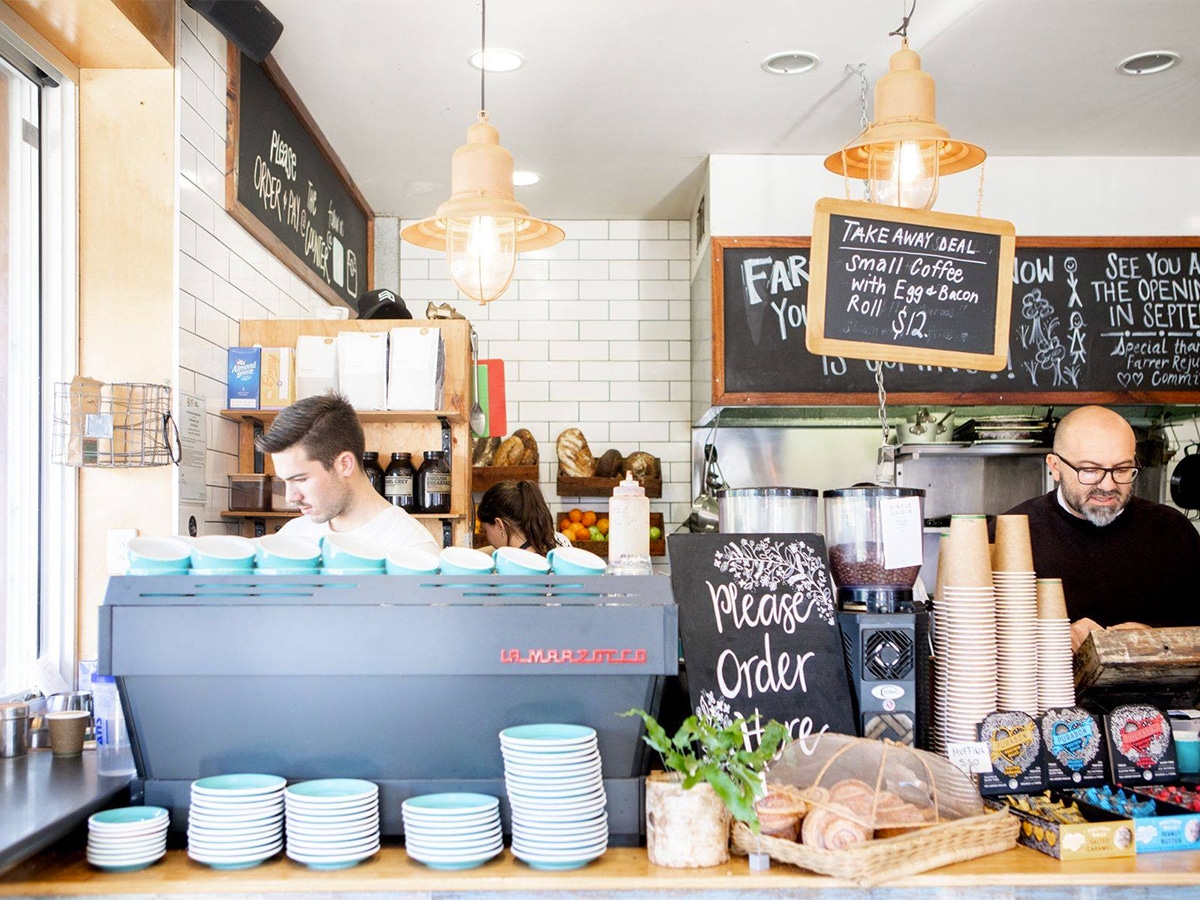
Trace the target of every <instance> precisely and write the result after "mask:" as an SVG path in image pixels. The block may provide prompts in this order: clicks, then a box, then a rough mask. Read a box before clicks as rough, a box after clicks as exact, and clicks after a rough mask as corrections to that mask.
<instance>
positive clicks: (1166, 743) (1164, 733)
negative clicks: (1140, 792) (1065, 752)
mask: <svg viewBox="0 0 1200 900" xmlns="http://www.w3.org/2000/svg"><path fill="white" fill-rule="evenodd" d="M1104 735H1105V738H1106V740H1107V742H1108V759H1109V762H1110V764H1111V765H1112V777H1113V781H1116V782H1119V783H1121V784H1125V785H1130V786H1132V785H1137V784H1169V783H1170V782H1172V781H1175V780H1177V778H1178V771H1177V769H1176V765H1175V742H1174V741H1173V740H1172V738H1171V723H1170V721H1169V720H1168V719H1167V716H1166V713H1164V712H1163V711H1162V710H1161V709H1156V708H1155V707H1153V706H1149V705H1147V704H1144V703H1129V704H1126V705H1124V706H1117V707H1114V708H1113V711H1112V712H1110V713H1109V714H1108V715H1107V716H1105V717H1104Z"/></svg>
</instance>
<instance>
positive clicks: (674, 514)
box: [178, 6, 692, 532]
mask: <svg viewBox="0 0 1200 900" xmlns="http://www.w3.org/2000/svg"><path fill="white" fill-rule="evenodd" d="M181 10H182V13H181V17H182V27H181V39H180V40H181V44H180V47H181V52H180V76H181V77H180V80H179V83H180V90H181V93H182V98H181V100H182V116H181V136H180V158H179V167H180V209H181V214H180V259H179V271H180V296H179V314H180V323H179V328H180V334H179V345H180V353H179V359H180V362H179V380H178V388H179V390H181V391H183V392H185V393H193V394H198V395H200V396H203V397H204V398H205V401H206V404H207V409H208V423H207V425H208V429H207V431H208V440H209V453H208V464H207V474H206V480H207V484H208V501H207V504H206V514H205V520H206V522H205V530H206V531H208V532H215V531H221V530H225V531H229V532H233V531H236V523H235V522H233V521H232V520H228V519H222V518H221V516H220V511H221V510H223V509H227V508H228V499H229V498H228V487H227V479H226V476H227V475H228V474H229V473H232V472H236V471H237V452H236V451H237V429H236V426H235V424H234V423H233V422H230V421H226V420H225V419H222V418H221V417H220V415H219V414H218V413H219V411H220V410H221V409H223V408H224V406H225V384H226V349H227V348H228V347H229V346H235V345H236V344H237V340H238V324H239V322H240V321H241V320H242V319H243V318H250V319H259V318H293V317H297V316H306V315H312V314H314V312H315V310H316V309H318V308H320V307H323V306H325V305H326V303H325V301H324V299H322V298H321V297H320V296H319V295H318V294H316V292H315V291H313V290H312V289H311V288H309V287H308V285H306V284H305V283H304V282H303V281H302V280H301V279H300V278H299V277H297V276H296V275H294V274H293V273H292V272H291V270H290V269H288V268H287V267H286V266H284V265H283V264H282V263H280V262H279V260H277V259H276V258H274V257H273V256H272V255H271V254H270V253H269V252H268V251H267V250H266V249H265V248H264V247H263V246H262V245H261V244H260V243H259V242H258V241H257V240H256V239H255V238H253V237H251V236H250V235H249V234H248V233H247V232H246V231H245V230H244V229H243V228H242V227H241V226H240V225H239V224H238V223H237V222H235V221H234V220H233V218H232V217H231V216H230V215H229V214H228V213H227V212H226V211H225V206H224V200H225V182H224V176H223V172H224V165H225V113H224V96H225V66H226V44H225V40H224V38H222V37H221V36H220V34H218V33H217V31H216V30H215V29H214V28H212V26H210V25H209V24H208V23H207V22H204V21H203V20H202V19H200V17H199V16H198V15H197V13H196V12H195V11H194V10H192V9H191V8H190V7H187V6H182V7H181ZM376 224H377V228H376V234H375V253H376V262H375V284H376V286H377V287H399V290H400V294H401V296H403V297H404V299H405V300H406V302H407V303H408V305H409V307H410V309H411V310H412V311H413V314H414V315H415V316H417V317H421V316H422V315H423V314H424V311H425V304H426V302H427V301H433V302H438V303H440V302H449V303H451V304H452V305H453V306H454V307H455V308H456V309H458V310H459V311H460V312H461V313H462V314H463V315H465V316H466V317H467V318H469V319H470V320H471V321H472V322H473V323H474V324H475V327H476V330H477V331H478V333H479V337H480V348H479V349H480V355H481V357H482V358H485V359H486V358H501V359H504V360H505V363H506V374H507V394H508V419H509V430H510V431H511V430H515V429H516V428H521V427H524V428H528V429H529V430H530V431H531V432H532V433H533V435H534V437H535V438H537V440H538V443H539V444H540V445H541V449H542V464H541V486H542V490H543V492H544V493H545V494H546V499H547V502H548V503H549V504H550V508H551V509H552V510H554V511H556V512H557V511H559V510H562V509H569V508H570V507H572V506H576V505H578V506H581V507H593V508H604V506H605V504H606V501H605V500H604V499H603V498H594V497H558V496H557V494H556V491H555V476H556V471H557V462H556V458H555V452H554V441H555V438H557V436H558V434H559V433H560V432H561V431H562V430H563V429H564V428H569V427H579V428H581V429H582V430H583V432H584V434H585V435H586V436H587V438H588V441H589V443H590V444H591V446H592V449H593V450H594V451H595V453H596V455H597V456H599V455H600V454H601V453H603V452H604V451H605V450H607V449H609V448H610V447H616V448H617V449H619V450H621V451H622V452H623V453H626V454H628V453H632V452H633V451H634V450H646V451H649V452H651V453H654V454H656V455H658V456H660V457H661V458H662V461H663V470H664V471H663V476H664V478H663V496H662V499H661V500H655V501H653V502H652V504H651V507H652V509H654V510H655V511H657V512H661V513H663V515H664V519H665V521H666V524H667V531H668V532H669V531H670V530H672V529H673V528H674V527H675V526H676V525H678V524H679V523H680V522H682V521H683V520H684V519H686V517H687V515H688V512H689V510H690V508H691V503H690V500H691V473H690V464H689V462H688V460H689V454H690V446H691V440H690V423H691V418H690V403H691V399H692V382H691V379H690V315H691V311H690V305H689V302H688V296H689V284H690V277H691V266H690V259H691V255H690V250H689V243H688V223H687V222H686V221H569V222H562V223H560V224H561V225H562V227H563V228H564V229H565V230H566V232H567V239H566V240H564V241H563V242H562V243H560V244H558V245H557V246H555V247H551V248H549V249H547V250H543V251H537V252H534V253H528V254H523V255H522V257H521V260H520V262H519V263H518V266H517V271H516V275H515V277H514V279H513V283H512V285H511V287H510V288H509V289H508V291H507V293H506V294H505V296H504V297H502V298H501V299H500V300H497V301H496V302H494V303H492V304H489V305H487V306H483V307H481V306H479V305H477V304H475V303H474V302H472V301H469V300H467V299H465V298H463V297H462V296H461V295H460V294H458V292H457V289H456V288H455V286H454V284H453V282H451V281H450V278H449V275H448V272H447V267H446V260H445V257H444V256H443V255H442V254H440V253H437V252H433V251H426V250H423V249H421V248H419V247H414V246H412V245H409V244H401V243H400V242H399V241H398V240H397V239H396V237H395V234H396V231H395V229H396V228H397V226H398V225H399V226H401V227H402V226H403V225H405V224H407V222H399V220H397V219H395V218H390V217H385V216H380V217H379V218H378V219H377V222H376ZM397 255H398V257H397ZM397 278H398V280H399V284H398V285H397V284H396V280H397Z"/></svg>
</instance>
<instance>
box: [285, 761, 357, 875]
mask: <svg viewBox="0 0 1200 900" xmlns="http://www.w3.org/2000/svg"><path fill="white" fill-rule="evenodd" d="M284 797H285V799H286V801H287V802H286V805H287V855H288V858H289V859H294V860H295V861H296V862H298V863H304V865H306V866H308V867H309V868H310V869H345V868H348V867H350V866H354V865H358V863H360V862H362V861H363V860H364V859H366V858H367V857H369V856H374V855H375V854H376V853H377V852H378V851H379V785H377V784H375V783H374V782H371V781H362V780H360V779H358V778H323V779H319V780H317V781H302V782H300V783H299V784H293V785H292V786H291V787H289V788H288V789H287V790H286V791H285V792H284Z"/></svg>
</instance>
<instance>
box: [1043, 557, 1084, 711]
mask: <svg viewBox="0 0 1200 900" xmlns="http://www.w3.org/2000/svg"><path fill="white" fill-rule="evenodd" d="M1037 614H1038V618H1037V673H1038V712H1045V711H1046V710H1048V709H1057V708H1060V707H1063V706H1074V705H1075V674H1074V670H1073V668H1072V665H1073V661H1074V654H1073V653H1072V652H1071V620H1070V619H1068V618H1067V600H1066V596H1065V595H1064V594H1063V586H1062V579H1061V578H1039V579H1038V580H1037Z"/></svg>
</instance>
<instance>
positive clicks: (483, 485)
mask: <svg viewBox="0 0 1200 900" xmlns="http://www.w3.org/2000/svg"><path fill="white" fill-rule="evenodd" d="M501 481H532V482H533V483H534V484H537V482H538V467H537V465H536V464H535V465H532V466H472V467H471V490H472V491H474V492H479V491H486V490H487V489H488V488H490V487H491V486H492V485H493V484H497V483H498V482H501Z"/></svg>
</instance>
